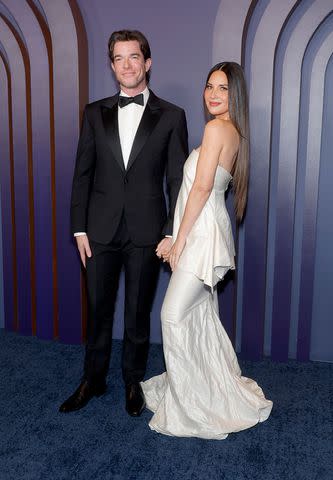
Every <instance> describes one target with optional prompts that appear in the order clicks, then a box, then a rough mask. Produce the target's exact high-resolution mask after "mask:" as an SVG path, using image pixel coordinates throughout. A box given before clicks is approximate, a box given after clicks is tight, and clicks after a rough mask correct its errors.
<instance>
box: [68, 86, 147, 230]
mask: <svg viewBox="0 0 333 480" xmlns="http://www.w3.org/2000/svg"><path fill="white" fill-rule="evenodd" d="M140 93H142V94H143V105H138V104H137V103H134V102H133V103H130V104H129V105H126V107H123V108H120V107H119V106H118V129H119V139H120V146H121V151H122V154H123V160H124V166H125V169H126V168H127V164H128V159H129V156H130V153H131V150H132V146H133V142H134V138H135V135H136V132H137V129H138V127H139V124H140V121H141V118H142V115H143V112H144V110H145V108H146V105H147V102H148V98H149V90H148V87H146V88H145V89H144V90H143V92H140ZM120 95H121V96H122V97H130V96H131V95H127V93H125V92H123V91H122V90H120ZM85 234H86V232H76V233H74V237H79V236H80V235H85Z"/></svg>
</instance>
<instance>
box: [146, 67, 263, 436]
mask: <svg viewBox="0 0 333 480" xmlns="http://www.w3.org/2000/svg"><path fill="white" fill-rule="evenodd" d="M204 100H205V106H206V108H207V110H208V112H209V113H210V114H211V116H212V117H213V119H212V120H211V121H209V122H208V123H207V124H206V127H205V131H204V135H203V139H202V144H201V147H200V149H195V150H193V151H192V153H191V154H190V155H189V157H188V159H187V161H186V163H185V165H184V178H183V183H182V186H181V189H180V192H179V196H178V200H177V205H176V209H175V217H174V229H173V246H172V248H171V250H170V251H169V252H165V251H162V248H161V246H158V248H157V254H158V255H159V256H162V257H163V258H164V260H167V261H169V262H170V266H171V269H172V271H173V273H172V276H171V279H170V283H169V286H168V289H167V292H166V295H165V299H164V302H163V306H162V312H161V318H162V333H163V350H164V358H165V363H166V372H164V373H163V374H161V375H158V376H156V377H153V378H151V379H149V380H147V381H145V382H142V384H141V385H142V389H143V392H144V395H145V399H146V405H147V407H148V408H149V409H150V410H152V411H153V412H154V415H153V417H152V419H151V421H150V423H149V426H150V428H151V429H153V430H155V431H157V432H160V433H164V434H166V435H175V436H179V437H201V438H209V439H224V438H226V437H227V435H228V433H231V432H237V431H239V430H243V429H245V428H248V427H251V426H253V425H255V424H257V423H258V422H263V421H264V420H266V419H267V418H268V416H269V414H270V412H271V409H272V402H271V401H270V400H267V399H266V398H265V396H264V394H263V391H262V390H261V388H260V387H259V386H258V384H257V383H256V382H255V381H254V380H251V379H249V378H246V377H243V376H242V375H241V371H240V368H239V365H238V361H237V357H236V354H235V352H234V350H233V347H232V344H231V342H230V340H229V338H228V336H227V334H226V332H225V330H224V328H223V326H222V324H221V321H220V319H219V310H218V302H217V293H216V284H217V282H218V281H220V280H222V278H223V277H224V275H225V274H226V272H227V271H228V270H229V269H234V268H235V263H234V255H235V250H234V242H233V237H232V229H231V225H230V219H229V216H228V213H227V210H226V207H225V200H224V194H225V191H226V190H227V188H228V186H229V183H230V182H231V181H232V186H233V191H234V197H235V212H236V217H237V220H238V221H240V220H241V219H242V216H243V212H244V209H245V205H246V197H247V182H248V102H247V93H246V85H245V80H244V76H243V71H242V69H241V67H240V66H239V65H238V64H237V63H234V62H223V63H219V64H217V65H215V67H213V68H212V69H211V71H210V72H209V74H208V77H207V83H206V86H205V91H204Z"/></svg>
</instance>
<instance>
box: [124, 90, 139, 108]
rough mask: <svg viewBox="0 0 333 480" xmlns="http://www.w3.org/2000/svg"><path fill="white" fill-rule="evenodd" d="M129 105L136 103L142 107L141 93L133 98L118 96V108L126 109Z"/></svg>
mask: <svg viewBox="0 0 333 480" xmlns="http://www.w3.org/2000/svg"><path fill="white" fill-rule="evenodd" d="M130 103H137V104H138V105H142V106H143V105H144V103H143V93H139V95H135V97H122V96H119V100H118V105H119V107H120V108H123V107H126V105H129V104H130Z"/></svg>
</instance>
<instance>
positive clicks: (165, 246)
mask: <svg viewBox="0 0 333 480" xmlns="http://www.w3.org/2000/svg"><path fill="white" fill-rule="evenodd" d="M171 246H172V237H165V238H163V240H161V241H160V243H159V244H158V245H157V248H156V250H155V251H156V255H157V256H158V257H159V258H164V257H166V256H167V255H168V253H169V252H170V249H171Z"/></svg>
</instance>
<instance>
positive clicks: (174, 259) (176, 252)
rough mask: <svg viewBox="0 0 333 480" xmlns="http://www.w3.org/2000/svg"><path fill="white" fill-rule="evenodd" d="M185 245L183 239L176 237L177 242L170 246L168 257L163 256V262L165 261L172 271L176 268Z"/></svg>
mask: <svg viewBox="0 0 333 480" xmlns="http://www.w3.org/2000/svg"><path fill="white" fill-rule="evenodd" d="M185 243H186V241H185V239H182V238H178V237H177V240H176V241H175V243H174V244H173V245H172V247H171V250H170V251H169V253H168V255H165V256H163V259H164V261H167V262H169V263H170V267H171V270H172V271H174V270H175V268H176V267H177V264H178V261H179V257H180V256H181V254H182V252H183V250H184V247H185Z"/></svg>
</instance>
